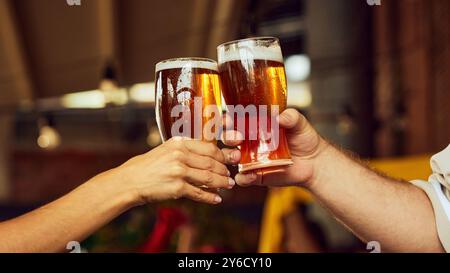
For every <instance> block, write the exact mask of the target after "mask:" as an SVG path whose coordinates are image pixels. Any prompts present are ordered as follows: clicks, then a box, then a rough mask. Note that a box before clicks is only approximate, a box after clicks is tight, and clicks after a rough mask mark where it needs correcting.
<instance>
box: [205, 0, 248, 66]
mask: <svg viewBox="0 0 450 273" xmlns="http://www.w3.org/2000/svg"><path fill="white" fill-rule="evenodd" d="M245 2H246V1H230V0H217V1H215V7H214V10H213V12H212V13H211V14H212V15H210V16H212V17H211V18H212V22H211V24H210V26H211V27H210V29H209V34H208V41H207V42H206V45H207V48H206V50H205V53H206V56H208V57H210V58H213V59H217V46H218V45H219V44H221V43H224V42H227V41H229V40H232V39H235V38H237V37H236V35H237V34H238V33H237V30H238V26H239V24H240V22H241V18H240V15H241V12H242V10H243V7H244V4H245Z"/></svg>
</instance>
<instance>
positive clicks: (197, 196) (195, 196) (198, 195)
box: [192, 188, 203, 201]
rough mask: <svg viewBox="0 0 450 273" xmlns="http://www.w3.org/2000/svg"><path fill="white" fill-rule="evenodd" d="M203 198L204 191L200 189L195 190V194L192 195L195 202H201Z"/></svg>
mask: <svg viewBox="0 0 450 273" xmlns="http://www.w3.org/2000/svg"><path fill="white" fill-rule="evenodd" d="M202 197H203V191H202V190H201V189H199V188H195V189H194V191H193V193H192V198H193V199H194V200H195V201H200V200H202V199H203V198H202Z"/></svg>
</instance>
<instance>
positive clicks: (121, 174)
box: [0, 138, 239, 252]
mask: <svg viewBox="0 0 450 273" xmlns="http://www.w3.org/2000/svg"><path fill="white" fill-rule="evenodd" d="M233 152H234V151H233V150H230V149H224V150H222V151H221V150H219V149H218V148H217V147H216V146H215V145H214V144H211V143H206V142H202V141H197V140H186V139H180V138H175V139H171V140H169V141H167V142H166V143H164V144H162V145H160V146H159V147H157V148H155V149H153V150H151V151H150V152H148V153H146V154H143V155H140V156H136V157H134V158H132V159H130V160H128V161H127V162H125V163H124V164H122V165H121V166H119V167H117V168H114V169H111V170H109V171H106V172H104V173H101V174H99V175H97V176H95V177H93V178H92V179H90V180H89V181H87V182H86V183H84V184H83V185H81V186H79V187H78V188H76V189H75V190H73V191H72V192H70V193H68V194H67V195H65V196H63V197H61V198H59V199H58V200H56V201H54V202H51V203H49V204H47V205H45V206H43V207H41V208H39V209H36V210H34V211H32V212H30V213H27V214H25V215H22V216H20V217H17V218H15V219H12V220H9V221H5V222H2V223H0V252H57V251H64V250H65V248H66V245H67V243H68V242H70V241H79V242H81V241H82V240H83V239H85V238H86V237H87V236H89V235H90V234H91V233H93V232H94V231H95V230H97V229H98V228H100V227H101V226H103V225H105V224H106V223H108V222H109V221H111V220H112V219H113V218H115V217H117V216H118V215H120V214H121V213H123V212H124V211H126V210H128V209H131V208H132V207H135V206H138V205H142V204H146V203H152V202H157V201H162V200H170V199H178V198H189V199H192V200H194V201H198V202H203V203H207V204H212V205H214V204H218V203H220V202H222V199H221V198H220V196H219V195H218V194H217V193H213V192H214V190H215V189H219V188H225V189H231V188H232V187H233V185H234V184H235V182H234V181H233V179H231V178H230V177H229V175H230V174H229V172H228V170H227V168H226V166H225V164H235V163H236V162H237V160H239V153H238V157H234V159H233V155H234V153H233Z"/></svg>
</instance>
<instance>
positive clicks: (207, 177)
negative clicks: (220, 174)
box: [204, 171, 214, 186]
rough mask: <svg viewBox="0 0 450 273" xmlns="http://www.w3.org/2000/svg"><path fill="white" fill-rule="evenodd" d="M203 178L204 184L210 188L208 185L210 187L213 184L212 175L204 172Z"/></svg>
mask: <svg viewBox="0 0 450 273" xmlns="http://www.w3.org/2000/svg"><path fill="white" fill-rule="evenodd" d="M204 177H205V178H204V179H205V180H204V181H205V184H206V185H208V186H210V185H212V184H213V183H214V175H213V174H212V173H211V172H208V171H207V172H206V173H205V176H204Z"/></svg>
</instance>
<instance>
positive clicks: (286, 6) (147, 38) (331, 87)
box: [0, 0, 450, 252]
mask: <svg viewBox="0 0 450 273" xmlns="http://www.w3.org/2000/svg"><path fill="white" fill-rule="evenodd" d="M449 12H450V1H448V0H380V1H371V0H369V1H367V0H171V1H157V0H127V1H125V0H80V1H77V0H68V1H64V0H14V1H13V0H0V220H5V219H9V218H11V217H14V216H17V215H19V214H21V213H24V212H26V211H29V210H30V209H33V208H36V207H38V206H39V205H42V204H44V203H46V202H49V201H51V200H54V199H55V198H57V197H59V196H61V195H63V194H65V193H67V192H69V191H70V190H72V189H73V188H75V187H76V186H78V185H79V184H81V183H83V182H85V181H86V180H88V179H89V178H90V177H92V176H94V175H95V174H97V173H99V172H101V171H105V170H107V169H109V168H112V167H115V166H117V165H119V164H120V163H122V162H124V161H125V160H127V159H128V158H130V157H132V156H134V155H137V154H141V153H144V152H146V151H148V150H150V149H152V148H153V147H155V146H157V145H158V144H159V143H160V138H159V132H158V128H157V126H156V122H155V117H154V83H153V81H154V66H155V64H156V62H158V61H159V60H162V59H167V58H172V57H180V56H201V57H209V58H212V59H217V58H216V46H217V45H219V44H220V43H222V42H226V41H229V40H233V39H238V38H245V37H251V36H276V37H279V38H280V41H281V44H282V49H283V53H284V57H285V65H286V73H287V77H288V80H289V85H288V89H289V97H288V104H289V105H290V106H292V107H295V108H297V109H298V110H300V111H302V112H303V113H304V114H305V115H307V116H308V117H309V119H310V120H311V122H312V123H313V124H314V125H315V127H316V128H317V129H318V130H319V131H320V132H321V133H322V134H323V135H324V136H326V137H327V138H329V139H331V140H332V141H334V142H336V143H338V144H339V145H342V146H344V147H346V148H348V149H351V150H352V151H354V152H356V153H358V154H360V155H361V156H362V157H363V158H367V159H369V161H370V164H372V165H373V166H374V167H376V168H379V169H381V170H383V171H385V172H387V173H388V174H391V175H393V176H395V177H398V178H403V179H413V178H424V179H426V178H427V176H428V174H429V173H430V170H429V167H428V158H429V155H430V154H432V153H434V152H437V151H439V150H441V149H443V148H444V147H445V146H446V145H448V144H449V142H450V126H449V124H450V110H449V106H450V105H449V102H450V88H449V87H450V86H449V84H450V51H449V44H450V29H449V25H450V14H449ZM224 194H225V195H224V198H225V202H224V204H223V205H220V206H218V207H208V206H202V205H198V204H193V203H191V202H187V201H178V202H169V203H167V204H158V205H156V204H152V205H148V206H145V207H140V208H136V209H133V210H131V211H129V212H127V213H125V214H124V215H122V216H121V217H119V218H118V219H117V220H115V221H113V222H112V223H111V224H109V225H107V226H106V227H104V228H102V229H101V230H99V231H98V232H97V233H95V234H94V235H92V236H91V237H90V238H89V239H87V240H86V241H85V242H83V243H82V247H83V248H84V249H85V250H86V251H89V252H136V251H142V252H174V251H183V252H190V251H195V252H249V251H262V252H322V251H333V252H343V251H355V252H357V251H366V250H365V245H364V244H362V243H361V242H360V241H359V240H358V239H356V238H355V237H353V236H352V235H350V234H349V233H348V232H346V231H345V230H344V229H343V228H342V227H340V226H339V225H338V224H337V223H336V222H335V221H334V220H333V219H332V218H331V217H330V216H329V215H328V214H327V213H326V212H324V211H323V210H322V209H321V208H320V207H319V206H318V205H317V204H316V203H315V202H314V199H313V198H312V197H311V196H310V195H309V194H308V193H307V192H305V191H303V190H298V189H290V188H286V189H272V190H268V189H263V188H248V189H234V190H233V191H230V192H226V193H224ZM249 196H251V198H249ZM158 234H159V235H158Z"/></svg>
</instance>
